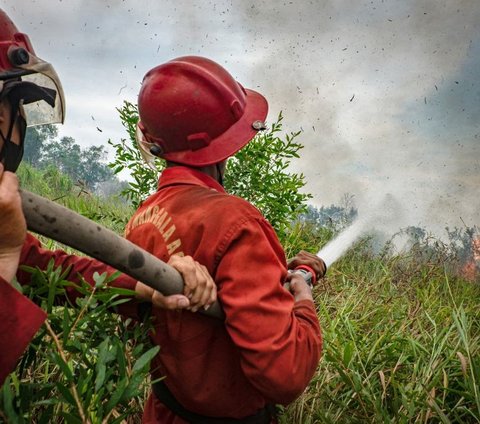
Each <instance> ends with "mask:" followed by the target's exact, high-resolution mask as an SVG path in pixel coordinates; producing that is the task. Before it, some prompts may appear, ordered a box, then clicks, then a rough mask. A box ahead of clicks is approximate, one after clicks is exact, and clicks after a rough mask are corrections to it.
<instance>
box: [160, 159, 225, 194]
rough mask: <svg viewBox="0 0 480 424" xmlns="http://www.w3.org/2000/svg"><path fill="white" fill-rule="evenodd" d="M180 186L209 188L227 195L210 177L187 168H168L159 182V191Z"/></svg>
mask: <svg viewBox="0 0 480 424" xmlns="http://www.w3.org/2000/svg"><path fill="white" fill-rule="evenodd" d="M178 184H191V185H198V186H203V187H208V188H211V189H213V190H217V191H219V192H220V193H226V192H225V189H224V188H223V187H222V186H221V185H220V184H219V183H218V181H216V180H215V179H213V178H212V177H210V175H207V174H205V173H203V172H200V171H197V170H196V169H193V168H189V167H187V166H172V167H171V168H166V169H165V170H164V171H163V172H162V174H161V175H160V179H159V180H158V189H159V190H160V189H162V188H164V187H167V186H172V185H178Z"/></svg>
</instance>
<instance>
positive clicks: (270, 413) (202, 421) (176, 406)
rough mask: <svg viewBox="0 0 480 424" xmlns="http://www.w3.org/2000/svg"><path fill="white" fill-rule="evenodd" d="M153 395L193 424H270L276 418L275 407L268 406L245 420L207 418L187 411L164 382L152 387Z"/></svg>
mask: <svg viewBox="0 0 480 424" xmlns="http://www.w3.org/2000/svg"><path fill="white" fill-rule="evenodd" d="M152 389H153V393H155V396H156V397H157V399H158V400H159V401H160V402H162V403H163V404H164V405H165V406H166V407H167V408H168V409H170V411H172V412H173V413H174V414H175V415H177V416H179V417H180V418H182V419H184V420H185V421H187V422H189V423H191V424H240V423H241V424H269V423H270V422H271V420H272V418H273V417H274V416H275V406H274V405H267V406H265V407H264V408H262V409H260V410H259V411H258V412H257V413H256V414H254V415H249V416H248V417H245V418H222V417H206V416H203V415H200V414H196V413H195V412H192V411H189V410H188V409H185V408H184V407H183V405H182V404H180V402H178V400H177V399H175V397H174V396H173V394H172V392H171V391H170V390H169V388H168V387H167V385H166V384H165V383H164V382H163V380H161V381H158V382H156V383H155V384H153V385H152Z"/></svg>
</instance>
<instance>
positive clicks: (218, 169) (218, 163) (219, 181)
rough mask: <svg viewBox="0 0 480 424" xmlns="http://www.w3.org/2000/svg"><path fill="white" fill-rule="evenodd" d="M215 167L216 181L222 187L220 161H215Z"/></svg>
mask: <svg viewBox="0 0 480 424" xmlns="http://www.w3.org/2000/svg"><path fill="white" fill-rule="evenodd" d="M215 167H216V168H217V174H218V176H217V181H218V183H219V184H220V185H221V186H222V187H223V175H222V169H221V167H220V162H217V163H216V164H215Z"/></svg>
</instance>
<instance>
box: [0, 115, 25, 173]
mask: <svg viewBox="0 0 480 424" xmlns="http://www.w3.org/2000/svg"><path fill="white" fill-rule="evenodd" d="M15 122H18V124H19V125H20V145H18V144H15V143H14V142H13V141H11V137H12V132H13V126H14V125H15ZM26 127H27V126H26V122H25V120H24V119H23V117H22V116H20V115H19V114H18V109H17V108H14V110H13V111H12V121H11V122H10V127H9V129H8V134H7V136H6V137H5V136H4V135H3V133H2V132H1V131H0V136H1V137H2V139H3V148H2V151H1V152H0V162H2V163H3V166H4V168H5V171H10V172H15V171H16V170H17V168H18V166H19V165H20V162H21V161H22V157H23V141H24V139H25V131H26Z"/></svg>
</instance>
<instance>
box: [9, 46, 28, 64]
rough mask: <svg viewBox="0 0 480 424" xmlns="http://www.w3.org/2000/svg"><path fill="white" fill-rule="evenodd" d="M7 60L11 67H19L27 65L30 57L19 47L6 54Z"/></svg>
mask: <svg viewBox="0 0 480 424" xmlns="http://www.w3.org/2000/svg"><path fill="white" fill-rule="evenodd" d="M8 58H9V59H10V62H11V64H12V65H13V66H21V65H26V64H27V63H28V61H29V60H30V55H29V54H28V52H27V51H26V50H25V49H24V48H22V47H19V48H18V49H13V50H11V51H10V52H9V53H8Z"/></svg>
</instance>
